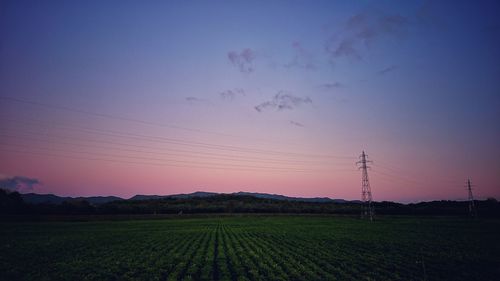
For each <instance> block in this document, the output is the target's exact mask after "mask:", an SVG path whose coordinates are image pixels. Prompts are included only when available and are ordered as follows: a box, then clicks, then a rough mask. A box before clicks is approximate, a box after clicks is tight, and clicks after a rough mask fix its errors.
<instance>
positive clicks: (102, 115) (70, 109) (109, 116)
mask: <svg viewBox="0 0 500 281" xmlns="http://www.w3.org/2000/svg"><path fill="white" fill-rule="evenodd" d="M0 99H2V100H5V101H9V102H15V103H21V104H29V105H32V106H38V107H45V108H51V109H57V110H63V111H68V112H74V113H79V114H84V115H90V116H96V117H100V118H107V119H114V120H119V121H126V122H132V123H137V124H142V125H148V126H155V127H163V128H172V129H177V130H184V131H189V132H196V133H203V134H211V135H218V136H224V137H231V138H238V139H253V140H256V141H260V142H267V143H275V144H276V143H279V144H282V143H283V142H277V141H275V140H273V141H270V140H266V139H260V138H252V137H243V136H238V135H233V134H227V133H220V132H214V131H207V130H200V129H194V128H188V127H183V126H177V125H171V124H165V123H156V122H151V121H145V120H141V119H137V118H131V117H124V116H117V115H112V114H107V113H100V112H93V111H88V110H83V109H79V108H73V107H69V106H63V105H55V104H48V103H43V102H36V101H30V100H24V99H19V98H15V97H9V96H0ZM293 145H296V144H293Z"/></svg>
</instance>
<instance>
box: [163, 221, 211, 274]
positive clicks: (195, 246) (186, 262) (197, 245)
mask: <svg viewBox="0 0 500 281" xmlns="http://www.w3.org/2000/svg"><path fill="white" fill-rule="evenodd" d="M198 236H199V239H197V240H196V242H194V243H192V244H191V246H190V247H189V248H188V249H187V250H186V251H185V253H184V257H187V259H183V260H182V261H181V262H180V263H179V264H178V265H177V266H176V270H175V272H174V274H173V276H172V278H173V277H174V276H176V277H177V280H183V278H184V277H185V276H186V273H187V271H188V269H189V266H190V265H191V263H192V262H193V259H194V258H195V256H196V253H197V252H198V251H199V250H200V249H201V247H202V244H203V242H204V241H205V240H206V237H207V236H208V231H205V229H204V231H203V232H202V234H201V235H200V233H198ZM169 279H171V278H170V276H169Z"/></svg>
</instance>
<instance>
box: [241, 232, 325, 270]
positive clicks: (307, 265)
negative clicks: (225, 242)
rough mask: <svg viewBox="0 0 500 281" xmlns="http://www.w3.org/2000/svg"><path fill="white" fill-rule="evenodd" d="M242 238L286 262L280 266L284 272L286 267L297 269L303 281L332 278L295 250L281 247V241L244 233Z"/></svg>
mask: <svg viewBox="0 0 500 281" xmlns="http://www.w3.org/2000/svg"><path fill="white" fill-rule="evenodd" d="M244 236H246V237H247V239H248V241H250V245H260V247H262V248H264V249H269V250H270V252H271V253H275V255H277V257H276V258H277V259H279V260H278V261H282V260H284V261H286V262H284V264H283V265H282V266H283V267H284V269H285V270H288V271H289V270H290V269H289V268H288V267H292V268H295V269H299V271H300V272H301V275H302V277H303V279H305V280H311V279H312V280H332V279H334V276H332V275H331V274H329V273H328V272H326V271H324V270H323V269H322V268H321V267H319V266H317V265H316V264H315V263H313V262H312V261H311V260H309V259H308V258H306V257H304V256H303V255H299V254H297V253H296V252H297V251H296V249H290V248H288V247H285V246H284V245H283V241H282V240H276V239H273V240H270V239H266V238H265V237H262V236H259V235H257V234H251V233H246V234H244Z"/></svg>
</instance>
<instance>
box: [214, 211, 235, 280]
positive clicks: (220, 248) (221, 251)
mask: <svg viewBox="0 0 500 281" xmlns="http://www.w3.org/2000/svg"><path fill="white" fill-rule="evenodd" d="M216 241H217V255H216V256H217V257H216V260H215V263H216V265H217V269H219V270H218V275H219V276H218V277H219V280H224V281H229V280H232V281H234V280H236V274H235V273H234V270H233V268H232V266H231V260H230V259H229V257H228V255H227V253H228V250H227V245H226V243H225V240H224V239H223V236H222V221H220V222H219V225H218V226H217V233H216ZM214 280H217V279H216V278H215V276H214Z"/></svg>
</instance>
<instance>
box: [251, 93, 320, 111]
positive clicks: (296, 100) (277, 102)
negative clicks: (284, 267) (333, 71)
mask: <svg viewBox="0 0 500 281" xmlns="http://www.w3.org/2000/svg"><path fill="white" fill-rule="evenodd" d="M310 103H312V100H311V98H309V97H298V96H294V95H291V94H289V93H286V92H285V91H279V92H278V93H277V94H276V95H274V97H273V99H272V100H270V101H265V102H263V103H261V104H259V105H257V106H255V107H254V108H255V110H257V111H258V112H262V111H264V110H266V109H274V110H277V111H282V110H285V109H289V110H291V109H294V108H296V107H298V106H300V105H302V104H310Z"/></svg>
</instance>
